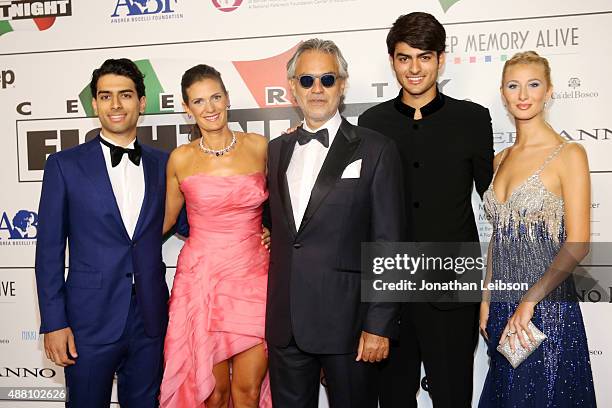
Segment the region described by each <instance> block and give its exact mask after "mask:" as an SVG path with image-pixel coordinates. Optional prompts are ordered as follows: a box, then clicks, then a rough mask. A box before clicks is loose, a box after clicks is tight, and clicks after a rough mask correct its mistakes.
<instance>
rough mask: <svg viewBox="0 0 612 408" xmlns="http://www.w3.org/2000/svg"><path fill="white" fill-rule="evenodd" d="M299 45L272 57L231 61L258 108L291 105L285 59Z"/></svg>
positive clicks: (287, 59)
mask: <svg viewBox="0 0 612 408" xmlns="http://www.w3.org/2000/svg"><path fill="white" fill-rule="evenodd" d="M299 45H300V43H297V44H296V45H295V46H293V47H291V48H290V49H288V50H287V51H285V52H283V53H281V54H279V55H275V56H273V57H269V58H264V59H260V60H254V61H233V62H232V64H234V67H236V70H237V71H238V73H239V74H240V77H241V78H242V80H243V81H244V83H245V84H246V86H247V88H249V91H250V92H251V95H253V98H255V101H256V102H257V105H259V107H260V108H278V107H283V106H291V105H292V103H291V101H290V100H289V98H290V90H289V82H288V81H287V61H289V59H290V58H291V56H292V55H293V54H294V53H295V50H296V49H297V47H298V46H299Z"/></svg>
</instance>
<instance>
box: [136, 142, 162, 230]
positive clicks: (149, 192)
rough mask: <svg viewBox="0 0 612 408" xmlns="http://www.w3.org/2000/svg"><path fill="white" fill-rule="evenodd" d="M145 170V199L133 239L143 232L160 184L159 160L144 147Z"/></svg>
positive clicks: (143, 165)
mask: <svg viewBox="0 0 612 408" xmlns="http://www.w3.org/2000/svg"><path fill="white" fill-rule="evenodd" d="M141 164H142V167H143V171H144V183H145V194H144V200H142V206H141V207H140V213H139V215H138V221H137V222H136V228H135V229H134V235H133V238H132V239H134V240H135V239H136V238H137V237H138V235H139V233H140V232H141V230H142V228H143V225H145V221H146V220H147V216H148V215H149V212H150V211H149V209H150V208H151V205H152V203H153V201H154V198H155V197H154V194H155V193H156V192H157V191H158V188H157V187H158V184H159V176H158V174H159V173H158V169H159V161H158V160H157V158H155V157H154V156H153V155H151V154H149V152H148V151H147V150H146V149H145V148H143V149H142V161H141Z"/></svg>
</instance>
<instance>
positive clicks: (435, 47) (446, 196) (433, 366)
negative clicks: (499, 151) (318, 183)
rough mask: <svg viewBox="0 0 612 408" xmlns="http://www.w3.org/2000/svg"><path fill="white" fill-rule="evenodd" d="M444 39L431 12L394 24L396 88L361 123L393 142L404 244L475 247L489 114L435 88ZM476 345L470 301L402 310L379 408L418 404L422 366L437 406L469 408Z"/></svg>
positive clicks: (488, 153)
mask: <svg viewBox="0 0 612 408" xmlns="http://www.w3.org/2000/svg"><path fill="white" fill-rule="evenodd" d="M445 40H446V33H445V30H444V27H443V26H442V25H441V24H440V23H439V22H438V21H437V20H436V19H435V18H434V17H433V16H432V15H430V14H426V13H410V14H407V15H404V16H401V17H400V18H398V19H397V21H396V22H395V23H394V24H393V27H392V28H391V30H390V31H389V34H388V36H387V48H388V52H389V60H390V62H391V65H392V67H393V70H394V71H395V75H396V77H397V80H398V82H399V83H400V85H401V86H402V89H401V90H400V93H399V95H398V96H397V97H396V98H394V99H392V100H390V101H387V102H384V103H381V104H380V105H377V106H374V107H372V108H370V109H368V110H367V111H366V112H364V113H363V114H362V115H361V116H360V118H359V124H360V125H361V126H365V127H367V128H370V129H373V130H376V131H378V132H381V133H383V134H384V135H386V136H388V137H390V138H392V139H394V140H395V142H396V143H397V146H398V148H399V152H400V156H401V158H402V164H403V167H404V182H405V191H406V196H407V198H408V197H409V199H407V200H406V207H405V213H406V215H407V217H408V222H407V225H409V226H410V228H409V229H408V231H406V237H407V239H408V240H409V241H420V242H478V230H477V229H476V222H475V220H474V213H473V209H472V203H471V196H472V189H473V185H474V184H475V185H476V190H477V191H478V194H480V196H482V194H483V193H484V192H485V190H486V189H487V187H488V186H489V183H490V182H491V177H492V175H493V134H492V130H491V117H490V116H489V112H488V110H487V109H486V108H484V107H482V106H480V105H477V104H475V103H472V102H467V101H461V100H457V99H453V98H451V97H449V96H447V95H443V94H442V93H441V92H439V91H438V89H437V86H436V84H437V79H438V74H439V72H440V70H441V69H442V68H443V66H444V59H445V53H444V48H445ZM435 278H436V277H435V276H432V279H435ZM477 341H478V305H477V304H473V303H469V304H467V303H462V304H458V303H454V304H452V303H450V304H449V303H444V304H443V303H411V304H404V305H403V307H402V310H401V317H400V339H399V344H398V345H396V344H393V345H392V347H391V355H390V359H389V361H388V362H386V363H385V364H384V365H385V367H384V368H383V375H382V378H381V380H382V387H381V396H380V403H381V407H382V408H389V407H401V408H406V407H416V406H417V403H416V394H417V391H418V390H419V385H420V373H421V362H423V365H424V366H425V373H426V375H427V385H428V387H427V388H428V390H429V393H430V396H431V398H432V400H433V404H434V407H435V408H443V407H452V408H461V407H471V399H472V377H473V365H474V350H475V348H476V344H477Z"/></svg>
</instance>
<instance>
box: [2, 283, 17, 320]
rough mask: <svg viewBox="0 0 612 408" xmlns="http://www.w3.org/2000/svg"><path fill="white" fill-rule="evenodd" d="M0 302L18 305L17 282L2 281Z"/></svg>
mask: <svg viewBox="0 0 612 408" xmlns="http://www.w3.org/2000/svg"><path fill="white" fill-rule="evenodd" d="M0 302H2V303H17V282H16V281H9V280H0ZM5 313H6V312H5Z"/></svg>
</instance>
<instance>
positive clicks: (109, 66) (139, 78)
mask: <svg viewBox="0 0 612 408" xmlns="http://www.w3.org/2000/svg"><path fill="white" fill-rule="evenodd" d="M107 74H114V75H121V76H124V77H128V78H130V79H131V80H132V81H133V82H134V86H135V87H136V94H137V95H138V99H140V98H142V97H143V96H145V85H144V75H143V74H142V72H140V70H139V69H138V67H137V66H136V64H134V62H133V61H132V60H129V59H127V58H119V59H107V60H106V61H104V63H103V64H102V65H101V66H100V68H98V69H95V70H94V72H93V73H92V74H91V82H90V83H89V89H90V90H91V96H92V97H94V98H95V97H96V95H97V94H98V80H99V79H100V77H101V76H103V75H107Z"/></svg>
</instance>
